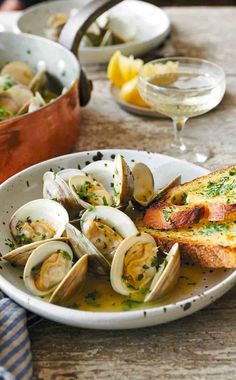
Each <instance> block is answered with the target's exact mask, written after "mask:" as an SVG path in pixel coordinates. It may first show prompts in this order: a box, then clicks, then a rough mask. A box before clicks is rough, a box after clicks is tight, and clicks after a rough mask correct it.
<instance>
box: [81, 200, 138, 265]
mask: <svg viewBox="0 0 236 380" xmlns="http://www.w3.org/2000/svg"><path fill="white" fill-rule="evenodd" d="M80 224H81V231H82V232H83V234H84V235H85V236H86V237H87V238H88V239H89V240H90V241H91V242H92V243H93V245H95V247H96V248H97V249H98V251H99V252H101V253H102V255H103V256H105V257H106V259H107V260H108V261H109V262H111V261H112V258H113V254H114V252H115V251H116V249H117V248H118V246H119V245H120V243H121V242H122V241H123V240H124V239H125V238H126V237H128V236H130V235H132V234H134V233H137V232H138V230H137V228H136V226H135V224H134V223H133V222H132V220H131V219H130V218H129V217H128V216H127V215H126V214H125V213H123V212H122V211H120V210H118V209H115V208H113V207H108V206H97V207H95V208H94V209H93V210H87V211H86V212H85V213H84V214H83V215H82V217H81V222H80Z"/></svg>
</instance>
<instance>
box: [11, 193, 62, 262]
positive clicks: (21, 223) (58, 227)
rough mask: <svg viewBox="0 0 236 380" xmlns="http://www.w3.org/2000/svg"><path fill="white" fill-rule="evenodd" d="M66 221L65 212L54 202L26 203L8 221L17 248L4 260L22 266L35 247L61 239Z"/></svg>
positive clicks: (39, 200)
mask: <svg viewBox="0 0 236 380" xmlns="http://www.w3.org/2000/svg"><path fill="white" fill-rule="evenodd" d="M68 221H69V217H68V213H67V211H66V210H65V209H64V207H62V206H61V205H60V204H59V203H57V202H55V201H52V200H49V199H36V200H34V201H31V202H29V203H26V204H25V205H23V206H22V207H20V208H19V209H18V210H17V211H16V212H15V213H14V215H13V216H12V218H11V220H10V230H11V234H12V236H13V238H14V241H15V242H16V243H17V244H18V247H17V248H16V249H14V250H12V251H11V252H9V253H8V254H6V255H5V256H4V259H6V260H7V261H10V262H12V263H14V264H16V265H24V264H25V262H26V261H27V258H28V257H29V256H30V254H31V253H32V251H33V250H34V249H35V248H36V247H37V246H39V245H41V244H43V243H44V242H45V241H47V240H49V239H54V240H55V239H58V238H59V237H61V236H62V234H63V232H64V230H65V225H66V223H67V222H68ZM19 247H20V248H19Z"/></svg>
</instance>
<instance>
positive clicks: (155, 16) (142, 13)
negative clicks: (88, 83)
mask: <svg viewBox="0 0 236 380" xmlns="http://www.w3.org/2000/svg"><path fill="white" fill-rule="evenodd" d="M86 3H87V0H80V1H78V0H63V1H61V0H59V1H52V2H46V3H42V4H39V5H35V6H33V7H30V8H29V9H28V10H26V11H25V12H24V13H23V14H22V16H21V17H20V18H19V20H18V28H19V30H20V31H21V32H25V33H30V34H36V35H39V36H43V37H45V33H44V29H45V27H46V22H47V20H48V18H49V17H50V16H51V15H53V14H55V13H57V12H63V13H65V14H67V15H69V13H70V10H71V9H73V8H77V9H80V8H81V7H82V6H84V5H85V4H86ZM110 12H111V13H112V14H119V13H122V14H124V12H125V14H126V15H131V16H132V22H133V23H134V24H136V26H137V35H136V39H135V41H132V42H129V43H125V44H120V45H114V46H105V47H82V48H81V49H80V54H79V57H80V62H81V63H83V64H94V63H106V62H108V61H109V59H110V58H111V56H112V55H113V53H114V52H115V51H116V50H120V51H121V52H122V54H125V55H130V54H133V55H134V56H139V55H141V54H144V53H146V52H147V51H149V50H151V49H153V48H154V47H157V46H158V45H160V44H161V43H162V42H163V40H164V39H165V38H166V36H167V35H168V33H169V31H170V21H169V18H168V16H167V15H166V13H165V12H164V11H162V10H161V9H160V8H158V7H156V6H154V5H152V4H148V3H145V2H143V1H137V0H126V1H124V2H122V3H121V4H118V5H116V6H115V7H113V8H112V10H110Z"/></svg>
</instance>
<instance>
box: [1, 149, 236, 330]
mask: <svg viewBox="0 0 236 380" xmlns="http://www.w3.org/2000/svg"><path fill="white" fill-rule="evenodd" d="M116 153H121V154H122V155H124V157H125V159H126V160H127V162H128V164H129V165H130V166H131V167H132V165H133V163H134V162H144V163H146V164H147V165H149V167H150V168H151V169H152V171H153V172H154V176H155V179H156V185H157V187H159V186H162V185H164V184H165V183H167V182H168V181H169V180H170V179H172V178H173V177H174V176H176V175H179V174H181V175H182V180H183V182H185V181H189V180H191V179H193V178H195V177H197V176H200V175H204V174H206V173H207V171H206V170H205V169H203V168H201V167H198V166H195V165H193V164H190V163H188V162H184V161H179V160H175V159H173V158H171V157H168V156H164V155H160V154H156V153H147V152H142V151H132V150H122V151H121V150H104V151H100V152H97V151H89V152H82V153H75V154H71V155H66V156H62V157H58V158H55V159H52V160H48V161H45V162H42V163H40V164H37V165H35V166H32V167H31V168H29V169H26V170H24V171H23V172H21V173H19V174H17V175H15V176H14V177H12V178H10V179H8V180H7V181H6V182H5V183H3V184H2V185H1V187H0V204H1V210H0V226H1V236H0V252H1V253H2V254H4V253H6V252H8V251H9V247H7V246H6V244H5V243H6V240H5V239H7V238H11V235H10V231H9V227H8V225H9V220H10V217H11V215H12V214H13V212H14V211H15V210H16V209H17V208H18V207H20V206H21V205H23V204H24V203H26V202H28V201H30V200H33V199H36V198H40V197H41V196H42V177H43V174H44V172H45V171H47V170H50V169H53V170H59V169H60V168H62V167H63V168H69V167H74V168H77V167H78V165H80V166H81V167H83V166H85V164H86V163H88V161H90V162H92V161H95V160H98V159H101V158H103V159H108V160H109V159H112V158H114V155H115V154H116ZM0 260H1V262H0V289H2V290H3V291H4V292H5V293H6V294H7V295H8V296H9V297H11V298H12V299H13V300H15V301H16V302H18V303H19V304H20V305H22V306H23V307H25V308H26V309H28V310H30V311H32V312H35V313H36V314H38V315H40V316H42V317H44V318H48V319H51V320H54V321H56V322H61V323H65V324H67V325H72V326H78V327H85V328H94V329H127V328H136V327H144V326H151V325H157V324H161V323H165V322H169V321H172V320H175V319H178V318H182V317H185V316H187V315H189V314H192V313H194V312H196V311H197V310H200V309H201V308H203V307H205V306H206V305H208V304H210V303H211V302H213V301H214V300H216V299H217V298H219V297H220V296H222V295H223V294H224V293H225V292H226V291H227V290H229V289H230V288H231V287H232V286H233V285H234V284H235V283H236V271H233V270H217V271H209V270H205V271H204V269H203V271H204V272H205V280H204V281H202V282H201V283H199V284H198V285H197V286H196V287H195V288H194V290H191V291H192V294H188V295H187V296H186V295H185V296H184V295H183V296H182V297H180V298H179V299H178V300H176V302H175V303H173V304H170V303H169V304H168V302H166V304H165V305H163V306H161V307H153V308H145V307H144V308H143V309H142V310H137V311H125V312H124V311H122V312H88V311H80V310H73V309H68V308H64V307H60V306H55V305H51V304H49V303H47V302H45V301H43V300H42V299H40V298H38V297H35V296H33V295H31V294H29V292H28V291H27V290H26V288H25V286H24V283H23V280H22V279H21V278H20V276H21V275H22V272H21V271H19V270H17V269H16V268H13V267H12V266H11V265H10V264H8V263H6V262H5V261H4V260H3V259H1V258H0ZM206 286H207V288H206Z"/></svg>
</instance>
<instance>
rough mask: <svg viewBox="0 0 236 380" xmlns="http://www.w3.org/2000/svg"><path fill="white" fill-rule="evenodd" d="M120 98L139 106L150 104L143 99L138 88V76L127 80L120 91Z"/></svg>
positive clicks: (146, 106)
mask: <svg viewBox="0 0 236 380" xmlns="http://www.w3.org/2000/svg"><path fill="white" fill-rule="evenodd" d="M119 97H120V99H122V100H123V101H125V102H127V103H130V104H134V105H136V106H139V107H145V108H148V107H149V106H148V105H147V104H146V103H145V102H144V100H143V99H142V97H141V95H140V93H139V90H138V77H137V76H136V77H135V78H133V79H131V80H129V81H128V82H126V83H125V84H124V85H123V86H122V88H121V90H120V93H119Z"/></svg>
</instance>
